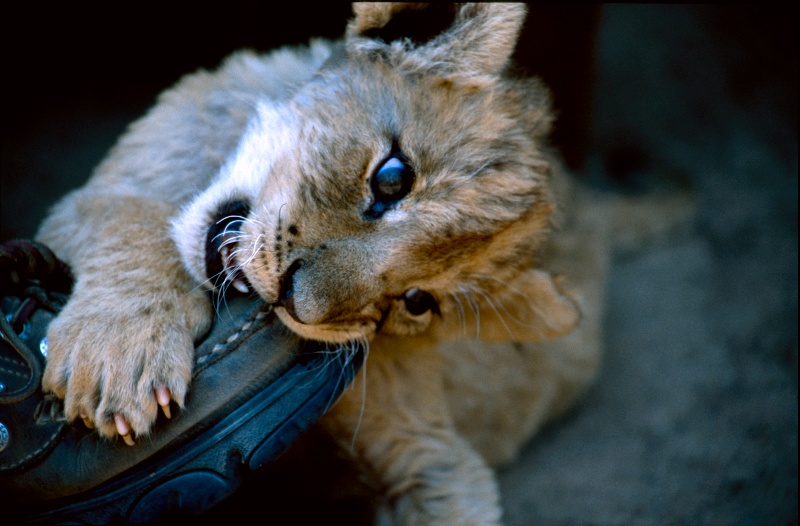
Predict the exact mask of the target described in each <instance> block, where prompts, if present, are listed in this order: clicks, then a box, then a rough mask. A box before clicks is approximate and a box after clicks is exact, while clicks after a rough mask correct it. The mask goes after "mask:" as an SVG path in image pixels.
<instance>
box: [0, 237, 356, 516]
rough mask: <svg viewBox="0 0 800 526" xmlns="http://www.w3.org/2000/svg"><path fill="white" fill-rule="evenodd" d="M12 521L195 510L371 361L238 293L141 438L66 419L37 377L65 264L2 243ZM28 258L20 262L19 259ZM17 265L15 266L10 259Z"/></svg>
mask: <svg viewBox="0 0 800 526" xmlns="http://www.w3.org/2000/svg"><path fill="white" fill-rule="evenodd" d="M0 247H1V248H0V301H2V303H1V304H0V306H2V311H3V312H2V317H3V320H2V324H1V325H0V336H2V338H0V383H2V386H0V504H2V506H0V508H2V510H3V511H2V515H3V523H7V522H6V519H11V522H10V523H8V524H16V523H18V522H21V523H25V524H66V523H70V524H108V523H114V524H153V523H159V522H164V521H167V520H170V521H171V520H172V519H174V518H176V517H178V518H179V517H187V516H196V515H200V514H202V513H203V512H205V511H207V510H209V509H211V508H212V507H214V506H215V505H216V504H217V503H219V502H221V501H222V500H224V499H225V498H226V497H228V496H230V495H231V494H233V493H234V492H235V491H236V489H237V488H238V487H239V486H240V484H241V482H242V479H243V476H244V475H246V474H247V473H248V472H250V471H255V470H258V469H260V468H262V467H264V466H265V465H267V464H269V463H270V462H271V461H272V460H273V459H275V458H276V457H277V456H279V455H280V453H281V452H283V451H284V450H285V449H286V448H287V447H288V445H289V444H291V443H292V442H293V441H294V440H295V439H296V438H297V437H298V436H299V435H300V434H301V433H302V432H303V431H304V430H305V429H307V428H308V427H309V426H310V425H311V424H312V423H314V422H315V421H316V420H317V419H318V418H319V417H320V416H322V414H323V413H324V412H325V411H326V410H327V408H329V407H330V406H331V404H333V403H334V402H335V401H336V399H337V398H338V397H339V395H340V394H341V393H342V391H343V390H344V388H345V387H346V386H347V385H349V383H350V382H351V381H352V379H353V378H354V376H355V374H356V373H357V371H358V369H359V367H360V365H361V362H362V360H363V350H362V349H361V348H359V347H357V346H355V345H353V346H350V347H345V348H337V349H336V350H335V352H330V349H324V348H320V346H318V345H316V344H311V343H309V342H303V341H300V340H299V339H298V338H297V337H296V336H294V335H293V334H291V333H290V331H288V330H287V329H286V328H284V327H283V326H282V325H281V324H280V323H278V322H277V321H276V319H275V315H274V313H273V312H272V310H271V308H270V307H268V306H267V305H265V304H264V303H263V302H261V301H253V300H247V299H244V298H231V299H229V300H228V301H227V307H226V308H225V309H224V310H223V311H222V312H221V315H220V316H219V317H218V318H217V319H216V321H215V323H214V326H213V327H212V329H211V331H210V333H209V334H208V335H207V336H206V338H205V339H204V341H203V342H202V343H201V344H200V345H199V346H198V347H197V349H196V351H195V367H194V372H193V378H192V385H191V390H190V393H189V396H188V397H187V400H186V406H185V408H184V409H182V410H181V411H180V412H178V413H177V414H175V415H173V417H172V419H171V420H167V419H166V417H164V415H160V416H159V420H158V422H157V423H156V426H155V429H154V430H153V432H152V434H151V435H150V437H149V438H146V439H144V438H143V439H140V440H138V441H137V443H136V445H135V446H133V447H129V446H126V445H125V444H123V443H122V441H113V440H108V439H104V438H101V437H100V436H99V435H97V433H94V432H92V431H91V430H89V429H86V428H85V427H84V426H83V424H76V425H71V424H69V423H67V422H65V421H64V418H63V414H62V408H61V402H60V400H58V399H55V398H53V397H50V396H45V395H43V393H42V392H41V388H40V387H39V384H40V380H41V370H42V369H43V365H44V359H45V358H44V355H43V353H42V351H44V352H46V347H47V346H46V340H45V339H44V335H45V334H46V329H47V324H48V323H49V322H50V320H52V319H53V318H54V317H55V315H56V313H57V311H58V309H60V307H61V306H62V305H63V303H64V301H65V300H66V296H67V293H68V290H69V274H68V269H66V267H64V266H63V264H60V263H59V262H58V260H57V259H56V258H55V257H54V256H53V255H52V254H51V253H50V252H49V251H48V250H47V249H46V247H43V246H42V245H38V244H35V243H31V242H10V243H5V244H3V245H1V246H0ZM20 267H23V270H22V271H20V270H18V269H19V268H20ZM12 269H13V270H12Z"/></svg>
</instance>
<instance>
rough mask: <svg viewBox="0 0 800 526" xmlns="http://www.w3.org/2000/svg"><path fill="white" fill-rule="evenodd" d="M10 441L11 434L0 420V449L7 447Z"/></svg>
mask: <svg viewBox="0 0 800 526" xmlns="http://www.w3.org/2000/svg"><path fill="white" fill-rule="evenodd" d="M10 441H11V435H10V434H9V433H8V428H7V427H6V426H5V425H4V424H3V423H2V422H0V451H3V450H4V449H5V448H6V447H8V443H9V442H10Z"/></svg>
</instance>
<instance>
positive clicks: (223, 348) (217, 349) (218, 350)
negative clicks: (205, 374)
mask: <svg viewBox="0 0 800 526" xmlns="http://www.w3.org/2000/svg"><path fill="white" fill-rule="evenodd" d="M270 311H271V308H266V309H262V310H260V311H258V313H257V314H256V315H255V317H254V318H253V319H251V320H247V321H246V322H245V323H244V324H243V325H242V326H241V327H240V328H239V330H238V331H236V332H235V333H233V334H231V335H230V336H228V338H226V340H225V343H218V344H216V345H214V347H213V348H212V349H211V350H210V351H208V352H206V353H205V354H203V355H202V356H198V357H196V358H195V366H196V368H198V367H199V366H202V365H204V364H205V363H206V362H208V361H209V360H211V359H212V358H215V357H217V356H219V355H221V354H223V353H225V352H227V351H228V350H229V348H230V347H231V346H232V344H233V343H234V342H236V341H237V340H238V339H239V338H240V337H241V336H242V335H243V334H245V333H246V332H247V331H248V330H249V329H250V328H251V327H252V326H253V323H255V322H258V321H260V320H263V319H264V318H266V317H267V315H268V314H269V313H270ZM196 373H197V371H196V372H195V374H196Z"/></svg>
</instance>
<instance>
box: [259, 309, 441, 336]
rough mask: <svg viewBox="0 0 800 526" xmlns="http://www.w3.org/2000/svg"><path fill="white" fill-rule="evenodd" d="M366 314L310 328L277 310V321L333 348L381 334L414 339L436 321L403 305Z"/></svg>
mask: <svg viewBox="0 0 800 526" xmlns="http://www.w3.org/2000/svg"><path fill="white" fill-rule="evenodd" d="M365 311H366V313H365V314H366V316H365V317H363V318H361V319H359V320H356V321H352V322H344V323H324V324H317V325H308V324H305V323H300V322H299V321H297V320H296V319H294V318H293V317H292V315H291V314H289V313H288V312H287V311H286V309H285V308H283V307H281V306H275V314H276V315H277V316H278V319H280V320H281V322H283V324H284V325H286V327H288V328H289V329H290V330H291V331H292V332H294V333H295V334H297V335H298V336H300V337H301V338H305V339H308V340H314V341H320V342H327V343H332V344H336V343H346V342H351V341H370V340H372V339H373V338H374V337H375V335H376V334H377V333H378V332H379V331H380V332H381V333H385V334H394V335H398V336H411V335H415V334H419V333H421V332H423V331H425V330H426V329H428V328H429V327H430V326H431V323H432V321H433V319H434V316H433V311H432V310H427V311H425V312H422V313H419V314H412V313H410V312H408V310H407V309H406V308H405V304H404V303H403V302H401V301H395V302H393V305H391V306H390V307H388V308H387V309H386V310H385V311H383V312H382V311H381V310H380V309H378V308H377V307H376V306H369V307H367V308H366V309H365Z"/></svg>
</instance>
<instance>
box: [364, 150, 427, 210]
mask: <svg viewBox="0 0 800 526" xmlns="http://www.w3.org/2000/svg"><path fill="white" fill-rule="evenodd" d="M414 178H415V175H414V170H412V169H411V167H410V166H409V165H408V161H407V160H406V158H405V156H403V154H401V153H396V154H394V155H392V156H391V157H389V158H388V159H387V160H386V161H384V163H383V164H382V165H381V166H380V167H379V168H378V170H377V171H376V172H375V174H374V175H373V176H372V180H371V181H370V188H371V189H372V195H373V197H374V198H375V201H374V202H373V203H372V205H371V206H370V207H369V209H368V210H367V211H365V212H364V216H365V217H366V218H367V219H377V218H378V217H380V216H381V215H382V214H383V212H385V211H386V209H387V208H388V207H389V205H391V204H393V203H396V202H397V201H399V200H401V199H402V198H403V197H405V196H406V195H407V194H408V193H409V192H410V191H411V186H412V185H413V184H414Z"/></svg>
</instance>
